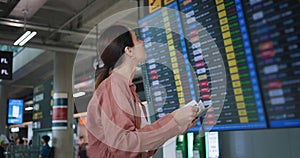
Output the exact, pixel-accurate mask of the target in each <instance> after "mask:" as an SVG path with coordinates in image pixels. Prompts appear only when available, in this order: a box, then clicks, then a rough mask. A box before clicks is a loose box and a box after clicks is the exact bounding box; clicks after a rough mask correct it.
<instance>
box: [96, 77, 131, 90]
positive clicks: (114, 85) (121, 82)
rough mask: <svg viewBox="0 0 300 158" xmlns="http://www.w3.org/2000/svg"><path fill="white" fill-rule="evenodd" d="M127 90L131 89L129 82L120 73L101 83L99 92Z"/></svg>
mask: <svg viewBox="0 0 300 158" xmlns="http://www.w3.org/2000/svg"><path fill="white" fill-rule="evenodd" d="M98 89H99V90H101V91H102V92H103V91H105V90H127V89H129V84H128V81H127V80H126V79H125V78H124V77H123V76H121V75H120V74H118V73H112V74H111V75H110V76H109V77H107V78H106V79H105V80H103V81H102V82H101V84H100V85H99V87H98V88H97V90H98Z"/></svg>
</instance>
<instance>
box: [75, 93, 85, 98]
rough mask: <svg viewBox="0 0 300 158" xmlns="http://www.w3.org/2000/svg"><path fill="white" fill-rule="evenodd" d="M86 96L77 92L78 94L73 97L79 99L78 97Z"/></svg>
mask: <svg viewBox="0 0 300 158" xmlns="http://www.w3.org/2000/svg"><path fill="white" fill-rule="evenodd" d="M84 95H85V92H77V93H74V94H73V97H74V98H78V97H81V96H84Z"/></svg>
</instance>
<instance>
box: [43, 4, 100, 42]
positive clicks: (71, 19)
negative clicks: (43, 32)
mask: <svg viewBox="0 0 300 158" xmlns="http://www.w3.org/2000/svg"><path fill="white" fill-rule="evenodd" d="M96 1H97V0H94V1H92V2H91V3H90V4H88V5H87V6H86V7H84V8H83V9H82V10H81V11H80V12H78V13H77V14H76V15H74V16H73V17H72V18H70V19H69V20H68V21H66V22H65V23H64V24H62V25H61V26H60V27H59V28H58V29H57V30H55V31H53V32H52V33H51V34H50V35H49V36H48V37H47V38H46V40H45V41H48V40H49V39H50V38H51V37H52V36H53V35H55V34H56V33H57V32H59V31H60V30H62V29H63V28H64V27H65V26H67V25H68V24H69V23H70V22H72V21H73V20H74V19H76V18H77V17H79V16H80V15H82V14H83V13H84V12H86V11H87V10H88V9H89V8H90V7H91V6H93V5H94V4H95V3H96Z"/></svg>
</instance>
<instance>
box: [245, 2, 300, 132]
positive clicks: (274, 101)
mask: <svg viewBox="0 0 300 158" xmlns="http://www.w3.org/2000/svg"><path fill="white" fill-rule="evenodd" d="M243 7H244V9H245V17H246V19H247V21H246V22H247V24H248V28H249V34H250V38H251V41H252V42H251V44H252V47H253V53H254V55H255V59H256V64H257V66H258V73H259V77H260V79H259V80H260V83H261V89H262V92H263V98H264V101H265V102H264V103H265V107H266V111H267V114H268V120H269V124H270V127H271V128H281V127H299V126H300V88H299V87H300V43H299V37H300V36H299V35H300V23H299V20H300V3H299V1H298V0H285V1H275V0H265V1H262V0H250V1H247V2H244V3H243Z"/></svg>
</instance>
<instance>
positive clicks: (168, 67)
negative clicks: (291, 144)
mask: <svg viewBox="0 0 300 158" xmlns="http://www.w3.org/2000/svg"><path fill="white" fill-rule="evenodd" d="M299 13H300V3H299V1H298V0H287V1H275V0H266V1H262V0H249V1H240V0H215V1H208V0H178V1H176V0H173V1H172V0H169V1H168V5H166V6H165V7H162V8H160V9H158V10H156V11H155V12H152V13H150V14H148V15H146V16H144V17H143V18H141V19H140V20H139V21H138V25H139V34H140V36H141V38H142V39H143V41H144V47H145V52H146V54H147V56H148V59H147V61H146V62H145V63H144V64H142V73H143V80H144V88H145V93H146V98H147V101H148V104H149V105H150V106H149V107H151V109H150V113H151V115H152V121H154V120H157V119H159V118H161V117H163V116H164V115H165V114H167V113H169V112H172V111H173V110H175V109H177V108H179V107H182V106H184V105H185V104H187V103H188V102H189V101H191V100H197V101H199V100H202V102H203V103H204V105H205V106H209V105H212V106H213V108H211V109H210V110H209V111H208V112H207V114H206V115H205V116H204V117H203V118H202V124H201V125H200V123H199V124H198V126H196V127H194V128H193V129H191V131H199V130H201V129H203V128H205V130H207V131H208V130H209V131H210V130H215V131H221V130H243V129H263V128H282V127H299V126H300V97H299V96H300V48H299V46H300V43H299V42H298V41H299V35H300V28H299V26H300V23H299V18H300V14H299ZM297 96H298V97H297Z"/></svg>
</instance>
